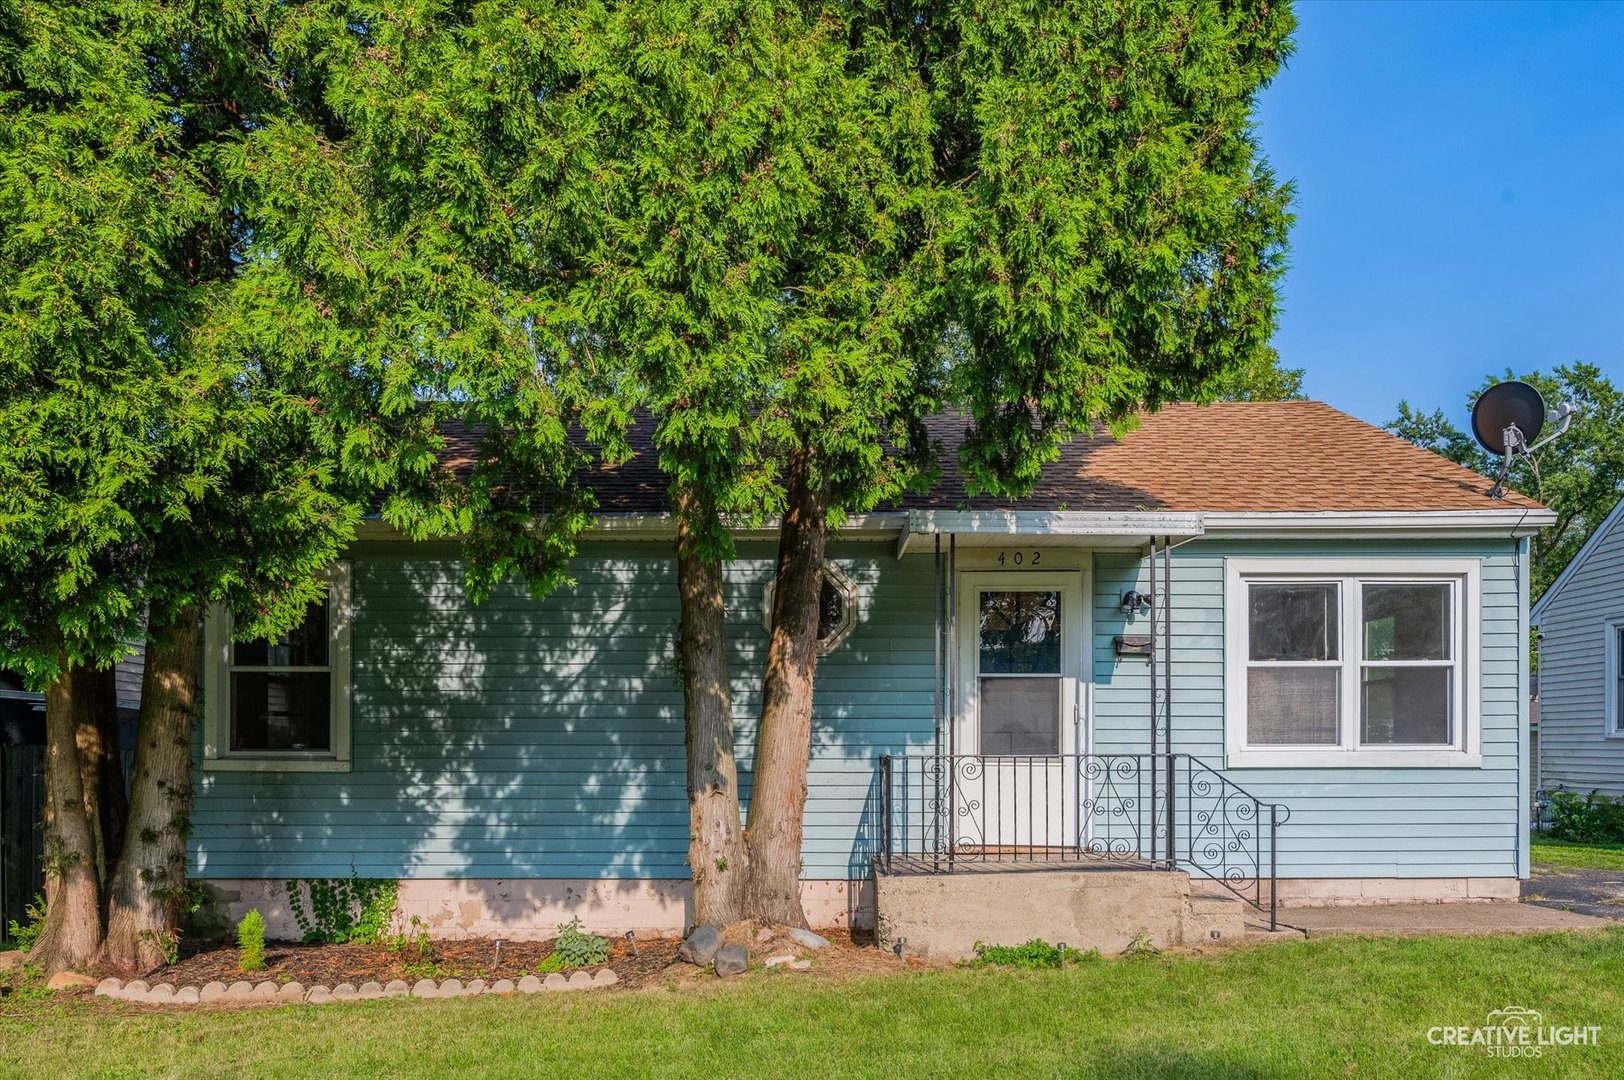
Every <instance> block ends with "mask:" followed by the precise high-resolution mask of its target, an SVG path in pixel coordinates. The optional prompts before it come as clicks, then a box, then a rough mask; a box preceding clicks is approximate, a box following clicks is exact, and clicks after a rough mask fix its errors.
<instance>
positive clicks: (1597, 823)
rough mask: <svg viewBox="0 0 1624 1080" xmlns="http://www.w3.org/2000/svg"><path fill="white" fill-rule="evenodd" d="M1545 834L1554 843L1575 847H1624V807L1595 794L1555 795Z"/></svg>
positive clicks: (1604, 796) (1565, 793)
mask: <svg viewBox="0 0 1624 1080" xmlns="http://www.w3.org/2000/svg"><path fill="white" fill-rule="evenodd" d="M1546 831H1547V834H1548V835H1549V836H1550V838H1551V839H1553V840H1566V841H1569V842H1570V843H1575V844H1624V803H1621V802H1618V801H1615V800H1613V799H1611V798H1608V797H1607V796H1606V795H1602V794H1599V793H1597V792H1594V791H1592V792H1591V793H1590V794H1588V795H1580V794H1579V793H1578V792H1576V791H1557V792H1553V793H1552V794H1551V823H1550V828H1549V829H1547V830H1546Z"/></svg>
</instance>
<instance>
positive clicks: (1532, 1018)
mask: <svg viewBox="0 0 1624 1080" xmlns="http://www.w3.org/2000/svg"><path fill="white" fill-rule="evenodd" d="M1600 1039H1601V1027H1600V1026H1599V1025H1597V1024H1588V1025H1572V1024H1546V1023H1545V1017H1544V1015H1543V1014H1542V1013H1540V1011H1539V1010H1538V1009H1525V1008H1523V1007H1522V1006H1520V1005H1507V1006H1506V1007H1505V1008H1503V1009H1495V1010H1494V1011H1493V1012H1491V1013H1490V1014H1489V1015H1488V1017H1487V1018H1486V1019H1485V1020H1484V1022H1483V1026H1482V1027H1466V1026H1464V1025H1462V1026H1460V1027H1431V1028H1428V1029H1427V1042H1429V1043H1431V1044H1432V1045H1434V1046H1467V1047H1475V1048H1479V1049H1481V1050H1482V1051H1483V1052H1484V1053H1485V1054H1487V1055H1488V1056H1489V1057H1500V1058H1513V1057H1528V1058H1537V1057H1544V1056H1545V1051H1546V1050H1547V1049H1549V1048H1552V1047H1557V1046H1595V1045H1596V1044H1597V1043H1598V1042H1599V1041H1600Z"/></svg>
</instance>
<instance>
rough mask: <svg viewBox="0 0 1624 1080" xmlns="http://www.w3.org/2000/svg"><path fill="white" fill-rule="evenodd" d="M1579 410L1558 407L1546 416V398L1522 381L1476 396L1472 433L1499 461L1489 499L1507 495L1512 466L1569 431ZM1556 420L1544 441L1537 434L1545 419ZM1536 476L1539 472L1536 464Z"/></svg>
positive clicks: (1514, 381) (1473, 407) (1567, 406)
mask: <svg viewBox="0 0 1624 1080" xmlns="http://www.w3.org/2000/svg"><path fill="white" fill-rule="evenodd" d="M1578 412H1579V410H1578V409H1576V408H1574V407H1573V406H1572V405H1570V404H1566V403H1564V404H1562V405H1559V406H1557V409H1556V412H1555V413H1552V414H1547V413H1546V411H1545V399H1544V398H1543V397H1541V396H1540V393H1539V391H1538V390H1536V389H1535V388H1534V387H1532V386H1530V385H1528V384H1527V383H1525V382H1518V381H1516V380H1512V381H1510V382H1503V383H1496V384H1495V385H1493V386H1491V387H1489V388H1488V389H1487V390H1485V391H1483V393H1482V394H1480V395H1478V399H1477V404H1475V405H1473V406H1472V434H1473V435H1476V436H1477V441H1478V442H1479V443H1481V444H1482V446H1483V449H1485V450H1487V451H1488V452H1489V453H1491V454H1493V455H1495V456H1496V457H1498V458H1500V459H1501V460H1500V475H1499V476H1497V477H1495V480H1494V486H1493V487H1492V488H1490V489H1489V498H1491V499H1501V498H1504V497H1505V494H1506V476H1507V475H1508V474H1509V473H1510V472H1511V463H1512V461H1513V460H1515V459H1516V458H1518V457H1528V456H1530V455H1531V454H1533V452H1534V451H1535V450H1538V449H1539V448H1540V447H1542V446H1544V445H1545V444H1546V443H1548V442H1550V441H1551V440H1552V439H1555V438H1557V437H1558V436H1559V435H1561V434H1562V433H1563V432H1565V431H1567V430H1568V425H1570V424H1572V423H1573V418H1574V417H1575V416H1576V415H1578ZM1548 416H1549V417H1550V418H1552V419H1555V420H1556V422H1557V428H1556V430H1555V431H1553V432H1551V433H1550V434H1549V435H1547V436H1545V438H1543V439H1541V438H1540V437H1539V433H1540V432H1541V431H1543V430H1544V429H1545V421H1546V419H1547V417H1548ZM1534 471H1535V474H1536V475H1537V474H1538V472H1539V469H1538V465H1537V464H1536V465H1535V470H1534Z"/></svg>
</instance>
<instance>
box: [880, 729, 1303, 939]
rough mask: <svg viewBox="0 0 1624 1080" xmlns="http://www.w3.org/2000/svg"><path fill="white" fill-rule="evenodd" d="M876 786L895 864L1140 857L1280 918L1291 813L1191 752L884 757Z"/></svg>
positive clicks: (961, 867) (925, 869)
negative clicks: (1283, 841) (1282, 850)
mask: <svg viewBox="0 0 1624 1080" xmlns="http://www.w3.org/2000/svg"><path fill="white" fill-rule="evenodd" d="M879 795H880V836H879V845H878V850H879V860H880V863H881V866H882V868H883V869H884V870H885V871H886V872H887V873H899V872H909V871H911V872H915V873H933V874H951V873H955V872H962V871H965V870H972V869H978V870H986V869H992V868H996V866H997V865H998V864H1005V865H1006V866H1007V868H1009V869H1017V868H1019V869H1039V868H1041V867H1043V866H1045V865H1065V864H1069V863H1077V864H1086V863H1091V862H1093V863H1098V862H1101V861H1114V862H1118V863H1141V864H1144V865H1147V866H1155V867H1162V868H1165V869H1175V868H1177V869H1182V870H1186V871H1189V872H1192V873H1196V874H1199V875H1201V876H1203V877H1206V878H1210V879H1211V880H1213V881H1215V882H1217V883H1218V884H1220V885H1222V886H1223V887H1224V888H1225V889H1227V890H1229V891H1230V892H1231V893H1233V894H1234V895H1235V896H1237V897H1239V898H1240V899H1242V900H1244V901H1246V902H1247V903H1249V904H1251V905H1252V906H1253V907H1255V908H1257V909H1258V910H1259V911H1261V912H1265V913H1267V914H1268V916H1269V928H1270V929H1271V930H1273V929H1275V928H1276V927H1277V925H1278V923H1277V910H1278V906H1277V901H1276V895H1275V894H1276V885H1277V882H1278V878H1277V873H1276V863H1277V858H1278V834H1279V829H1280V826H1281V825H1284V824H1285V823H1286V821H1287V819H1288V818H1290V816H1291V813H1290V811H1289V810H1288V809H1287V808H1286V807H1285V806H1284V805H1283V804H1281V803H1271V802H1264V801H1263V800H1262V799H1258V798H1256V797H1255V796H1253V795H1251V794H1249V793H1248V792H1246V791H1244V790H1243V789H1241V788H1240V787H1239V786H1237V785H1236V784H1235V783H1233V782H1232V781H1231V780H1229V779H1228V778H1227V777H1225V776H1224V775H1223V774H1222V773H1220V772H1218V771H1217V770H1216V769H1214V768H1212V767H1211V766H1209V765H1207V764H1206V763H1204V762H1202V761H1201V760H1200V759H1199V758H1196V757H1192V756H1191V755H1189V754H1157V753H1149V754H1056V755H1034V756H1024V755H1014V756H993V755H983V754H898V755H886V756H883V757H881V758H880V785H879Z"/></svg>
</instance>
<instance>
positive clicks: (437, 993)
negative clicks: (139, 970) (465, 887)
mask: <svg viewBox="0 0 1624 1080" xmlns="http://www.w3.org/2000/svg"><path fill="white" fill-rule="evenodd" d="M619 981H620V976H619V975H616V974H615V973H614V971H613V970H611V969H610V968H603V969H601V970H600V971H599V972H598V973H597V974H596V975H589V974H588V973H587V972H585V971H577V972H575V973H574V974H572V975H570V976H569V977H568V978H566V977H565V976H564V975H563V974H562V973H560V972H554V973H553V974H551V975H549V976H547V977H546V978H545V979H543V978H539V977H537V976H535V975H526V976H524V977H523V978H521V979H518V980H513V979H497V980H496V981H495V982H491V983H487V982H486V981H485V980H484V979H474V980H472V981H470V982H468V983H464V982H463V981H462V980H461V979H446V980H444V981H443V982H438V983H437V982H435V981H434V980H433V979H419V980H418V981H417V982H415V983H411V984H408V983H407V982H406V981H405V980H404V979H395V980H394V981H393V982H390V983H388V984H387V985H385V984H382V983H376V982H364V983H362V984H361V985H360V986H356V985H355V984H354V983H339V984H338V985H337V986H312V987H310V988H309V989H308V990H307V989H305V987H304V986H303V985H302V984H301V983H297V982H288V983H276V982H272V981H271V980H269V979H266V980H263V981H262V982H260V983H258V984H255V983H251V982H248V981H247V980H239V981H238V982H234V983H232V984H231V985H229V986H228V985H226V984H225V983H223V982H211V983H209V984H208V985H207V986H180V987H177V986H175V985H174V984H173V983H157V984H151V983H148V982H147V981H146V980H145V979H131V980H130V981H129V982H124V981H123V980H121V979H103V980H102V981H101V982H99V983H97V984H96V996H97V997H105V998H114V999H116V1000H118V1001H133V1002H139V1003H141V1004H143V1005H218V1004H230V1005H253V1004H273V1003H281V1004H292V1003H295V1002H304V1003H306V1004H310V1005H325V1004H327V1003H328V1002H331V1001H375V1000H377V999H378V998H388V997H415V998H454V997H478V996H479V995H480V994H540V993H557V992H560V991H568V990H598V989H601V988H603V987H605V986H613V985H615V984H616V983H617V982H619Z"/></svg>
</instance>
